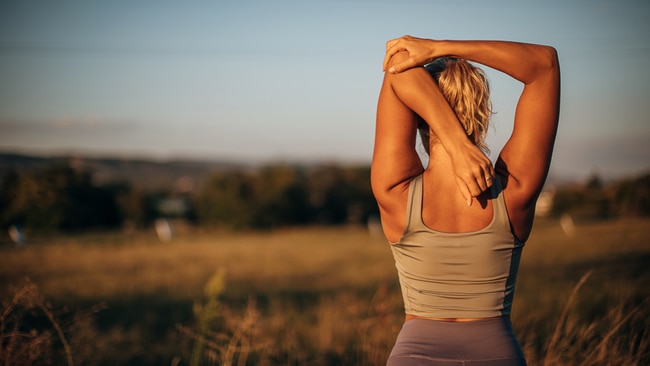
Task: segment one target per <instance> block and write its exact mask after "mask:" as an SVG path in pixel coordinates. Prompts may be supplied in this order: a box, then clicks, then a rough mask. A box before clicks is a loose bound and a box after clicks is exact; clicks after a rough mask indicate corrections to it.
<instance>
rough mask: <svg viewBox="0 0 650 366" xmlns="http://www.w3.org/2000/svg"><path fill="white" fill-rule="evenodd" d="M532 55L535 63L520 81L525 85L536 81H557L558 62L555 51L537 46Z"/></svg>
mask: <svg viewBox="0 0 650 366" xmlns="http://www.w3.org/2000/svg"><path fill="white" fill-rule="evenodd" d="M533 55H534V56H533V57H534V59H535V63H534V64H533V65H532V67H531V68H530V72H529V74H528V76H527V77H526V78H524V79H522V80H521V81H522V82H524V84H527V85H529V84H532V83H534V82H536V81H538V80H547V81H550V80H556V81H559V78H560V62H559V59H558V54H557V50H556V49H555V48H554V47H551V46H539V47H537V49H536V51H535V52H534V54H533Z"/></svg>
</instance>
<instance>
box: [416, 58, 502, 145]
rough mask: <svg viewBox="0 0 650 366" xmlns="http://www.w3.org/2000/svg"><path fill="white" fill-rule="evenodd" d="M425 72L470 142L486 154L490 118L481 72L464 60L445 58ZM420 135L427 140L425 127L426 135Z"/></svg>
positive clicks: (431, 64)
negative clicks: (454, 114)
mask: <svg viewBox="0 0 650 366" xmlns="http://www.w3.org/2000/svg"><path fill="white" fill-rule="evenodd" d="M425 68H426V70H427V71H428V72H429V74H431V76H432V77H433V78H434V80H435V81H436V82H437V83H438V87H439V88H440V91H441V92H442V94H443V95H444V96H445V98H446V99H447V101H448V102H449V105H450V106H451V108H452V110H453V111H454V112H455V113H456V116H457V117H458V120H459V121H460V123H461V124H462V126H463V128H464V129H465V132H466V133H467V135H468V136H469V138H470V140H472V141H473V142H474V144H475V145H476V146H478V147H479V148H480V149H481V150H483V151H484V152H486V153H487V152H488V151H489V150H488V147H487V145H486V144H485V136H486V133H487V129H488V125H489V121H490V116H491V114H492V103H491V101H490V85H489V82H488V79H487V76H486V75H485V73H484V72H483V70H481V69H480V68H478V67H475V66H473V65H472V64H470V63H469V62H467V61H466V60H463V59H458V58H449V57H443V58H439V59H436V60H435V61H433V62H432V63H430V64H427V65H425ZM424 126H426V124H424ZM420 131H421V133H423V136H422V137H423V140H424V139H425V136H426V138H427V139H428V132H429V131H428V127H426V131H423V130H422V129H420ZM425 134H426V135H425ZM427 143H428V141H427ZM427 150H428V148H427Z"/></svg>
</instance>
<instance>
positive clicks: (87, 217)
mask: <svg viewBox="0 0 650 366" xmlns="http://www.w3.org/2000/svg"><path fill="white" fill-rule="evenodd" d="M567 213H568V214H571V215H574V216H578V217H591V218H608V217H616V216H648V215H650V173H647V174H644V175H641V176H638V177H634V178H627V179H623V180H620V181H617V182H613V183H609V184H604V183H603V182H602V180H601V179H600V178H599V177H598V176H597V175H594V176H592V177H591V178H589V179H588V181H586V182H585V183H583V184H577V185H573V186H565V187H560V188H558V189H557V190H556V192H555V195H554V198H553V204H552V209H551V214H552V215H554V216H561V215H563V214H567ZM376 215H378V208H377V203H376V201H375V200H374V197H373V195H372V192H371V189H370V168H369V167H368V166H357V167H344V166H337V165H319V166H291V165H283V164H276V165H268V166H264V167H260V168H255V169H252V168H232V169H222V170H218V171H215V172H213V173H212V174H211V175H210V177H209V178H208V179H207V180H206V181H205V182H202V184H201V188H200V189H197V190H180V189H177V188H176V187H168V188H166V189H145V188H143V187H139V186H137V185H136V184H134V183H132V182H114V183H102V184H97V183H96V182H95V181H94V179H93V171H91V170H84V169H74V168H72V167H71V166H70V165H68V164H58V165H51V166H49V167H47V168H45V169H41V170H38V171H30V172H23V173H20V174H19V173H17V172H15V171H10V172H8V173H6V174H4V176H3V177H1V180H0V224H1V225H2V228H3V230H4V232H7V231H6V230H7V228H9V227H10V226H15V225H17V226H20V227H22V228H24V229H25V230H28V231H40V232H48V231H49V232H52V231H66V232H67V231H75V230H89V229H117V228H120V227H123V226H125V225H129V226H132V227H136V228H145V227H148V226H150V225H152V224H153V222H154V221H155V220H156V219H159V218H167V219H182V220H186V221H188V222H190V223H192V224H195V225H199V226H210V227H218V228H228V229H272V228H277V227H286V226H300V225H341V224H361V225H363V224H366V223H367V221H368V218H370V217H372V216H376Z"/></svg>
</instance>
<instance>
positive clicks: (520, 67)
mask: <svg viewBox="0 0 650 366" xmlns="http://www.w3.org/2000/svg"><path fill="white" fill-rule="evenodd" d="M431 42H432V43H431V46H432V49H434V50H435V53H434V54H437V57H441V56H451V57H458V58H464V59H466V60H470V61H474V62H477V63H480V64H483V65H485V66H488V67H491V68H493V69H496V70H499V71H502V72H504V73H506V74H508V75H510V76H511V77H513V78H515V79H517V80H519V81H521V82H522V83H524V84H530V83H532V82H534V81H535V80H536V79H538V78H539V77H541V76H542V75H546V74H549V71H553V70H557V68H558V66H557V64H558V62H557V53H556V51H555V49H554V48H553V47H549V46H542V45H536V44H529V43H519V42H508V41H448V40H444V41H431Z"/></svg>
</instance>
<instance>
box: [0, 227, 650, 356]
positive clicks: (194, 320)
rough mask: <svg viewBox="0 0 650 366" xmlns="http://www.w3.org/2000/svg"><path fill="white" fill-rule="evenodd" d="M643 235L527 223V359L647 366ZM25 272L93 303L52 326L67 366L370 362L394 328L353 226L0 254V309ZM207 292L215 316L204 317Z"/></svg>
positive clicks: (96, 238) (374, 244) (32, 246)
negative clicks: (79, 317) (79, 315)
mask: <svg viewBox="0 0 650 366" xmlns="http://www.w3.org/2000/svg"><path fill="white" fill-rule="evenodd" d="M649 234H650V220H647V219H646V220H640V219H627V220H620V221H608V222H585V223H577V224H576V230H575V233H574V236H572V237H569V236H567V234H566V233H565V232H564V231H562V229H561V227H560V225H559V224H558V223H557V222H555V221H541V222H540V223H538V224H537V226H536V228H535V230H534V232H533V235H532V237H531V239H530V241H529V242H528V244H527V246H526V248H525V250H524V257H523V258H522V266H521V269H520V278H519V281H518V285H517V296H516V299H515V305H514V309H513V323H514V326H515V330H516V332H517V334H518V336H519V338H520V340H521V343H522V345H523V347H524V349H525V352H526V355H527V358H528V359H529V364H531V365H555V364H561V365H615V364H626V365H628V364H629V365H635V364H636V365H641V364H644V363H647V362H650V353H649V352H650V349H649V347H648V346H649V343H650V338H649V337H650V332H649V331H648V330H647V329H650V324H649V320H648V319H650V311H649V310H648V306H647V305H648V304H647V302H646V301H645V299H646V298H647V297H648V295H649V292H650V270H648V269H647V262H648V260H649V259H650V241H649V240H648V239H647V238H648V236H649ZM219 270H224V271H225V273H226V277H225V281H226V282H225V290H224V291H223V292H222V293H219V295H218V296H216V297H215V296H212V297H211V296H210V295H209V294H208V293H206V292H205V291H204V290H205V288H204V287H205V285H206V284H207V283H208V282H209V280H210V278H211V277H212V276H213V275H214V274H215V272H218V271H219ZM586 273H589V275H588V276H587V277H584V276H585V274H586ZM25 277H29V278H31V280H32V281H33V283H35V284H37V285H38V287H39V288H40V293H39V294H40V295H39V296H44V297H45V298H47V299H49V300H51V301H52V303H54V304H57V306H60V307H64V306H67V307H68V309H71V310H70V311H73V310H72V309H79V308H81V309H87V307H88V306H91V305H93V304H99V303H106V310H104V311H100V312H99V313H97V316H95V317H94V318H92V319H90V320H89V319H86V321H85V323H84V322H78V321H75V322H73V321H68V322H67V323H66V321H63V323H66V324H75V326H69V327H63V328H62V329H61V332H62V333H61V334H62V335H63V337H67V339H68V340H69V343H70V349H71V353H72V356H73V358H74V359H75V361H76V362H77V363H78V362H79V361H77V360H85V363H86V364H111V363H119V364H174V363H176V364H179V365H180V364H188V363H189V362H190V361H192V349H194V350H195V359H201V360H203V364H215V365H216V364H232V365H246V364H248V365H276V364H281V365H303V364H310V365H353V364H354V365H378V364H382V363H384V362H385V359H386V357H387V355H388V352H389V351H390V348H391V347H392V343H393V342H394V339H395V336H396V335H397V332H398V331H399V328H400V326H401V321H402V319H403V314H402V309H401V297H400V294H399V286H397V284H396V274H395V270H394V267H393V262H392V258H391V254H390V250H389V248H388V246H387V244H386V242H385V240H384V239H383V238H378V237H373V236H372V235H370V234H369V233H368V232H367V230H365V229H363V228H358V227H346V228H307V229H300V230H298V229H296V230H289V229H287V230H280V231H274V232H269V233H255V232H251V233H239V234H236V233H224V232H210V231H204V230H186V231H183V232H181V233H179V234H178V235H177V236H176V237H175V238H174V240H173V241H171V242H168V243H162V242H159V241H158V240H157V239H156V237H155V235H154V234H153V233H145V232H140V233H108V234H106V233H104V234H86V235H79V236H74V237H59V238H48V239H41V240H34V241H33V242H31V243H28V245H27V246H26V247H24V248H13V247H10V246H9V245H4V248H2V249H0V280H1V281H2V282H0V284H1V287H0V295H1V297H0V299H11V298H12V292H11V291H9V288H10V285H14V284H18V283H21V282H22V280H23V278H25ZM583 278H584V279H583ZM211 298H213V299H214V300H215V301H216V302H215V303H214V304H218V306H217V305H215V306H216V307H214V309H213V311H212V313H211V315H210V316H208V315H206V314H207V313H206V312H205V309H207V308H208V304H209V303H210V301H211V300H210V299H211ZM84 307H86V308H84ZM192 308H194V310H192ZM3 309H4V308H3ZM3 309H0V310H3ZM74 311H75V312H78V310H74ZM106 314H109V315H110V316H109V315H106ZM55 321H56V319H55ZM50 328H51V329H53V330H52V333H51V335H52V336H53V337H54V339H55V340H56V338H57V336H56V334H57V331H56V329H54V328H52V327H50ZM197 342H200V343H201V344H202V348H201V349H199V350H198V351H197V347H196V344H197ZM55 343H56V344H55V345H54V346H57V345H58V347H59V348H60V345H61V342H60V341H56V342H55ZM84 343H88V344H93V345H95V348H96V349H95V352H90V351H89V350H88V349H86V348H84V347H83V344H84ZM48 347H50V346H48ZM46 348H47V347H46ZM50 348H51V347H50ZM55 348H56V347H55ZM117 350H119V351H120V358H117V356H116V353H117V352H116V351H117ZM197 352H198V356H196V354H197ZM63 354H65V352H63ZM93 357H94V358H93Z"/></svg>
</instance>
